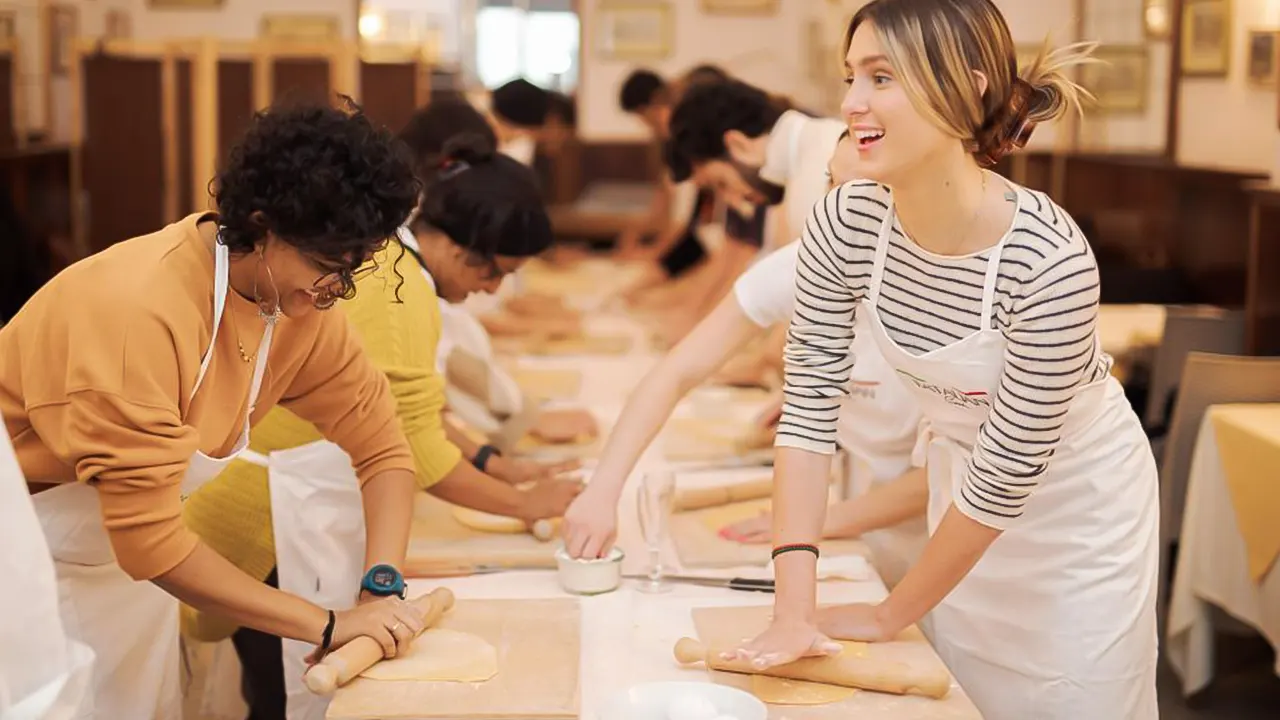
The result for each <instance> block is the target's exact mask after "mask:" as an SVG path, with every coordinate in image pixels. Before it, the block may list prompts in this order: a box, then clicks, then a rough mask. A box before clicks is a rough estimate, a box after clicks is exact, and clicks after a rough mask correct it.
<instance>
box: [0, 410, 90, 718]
mask: <svg viewBox="0 0 1280 720" xmlns="http://www.w3.org/2000/svg"><path fill="white" fill-rule="evenodd" d="M0 424H3V423H0ZM0 578H4V581H3V582H0V618H3V620H0V720H71V718H74V717H75V716H76V714H77V713H78V712H79V708H80V706H81V703H82V701H83V700H84V698H85V694H86V692H87V691H88V689H89V681H90V679H91V673H90V672H89V671H90V669H91V667H92V664H93V651H92V650H90V649H89V648H88V647H87V646H85V645H83V644H81V643H78V642H75V641H74V640H71V639H70V638H68V637H67V633H66V631H65V630H64V629H63V625H62V617H61V616H60V615H59V612H58V586H57V579H56V576H55V572H54V566H53V557H52V556H51V555H50V554H49V546H48V543H46V542H45V538H44V531H43V530H41V529H40V520H39V518H38V517H37V516H36V511H35V507H34V506H33V505H32V504H31V492H30V490H29V489H28V487H27V481H26V479H25V478H24V477H23V475H22V470H21V469H20V468H19V467H18V458H17V456H16V455H15V454H14V452H13V444H12V443H11V442H10V441H9V436H8V435H7V434H5V433H0Z"/></svg>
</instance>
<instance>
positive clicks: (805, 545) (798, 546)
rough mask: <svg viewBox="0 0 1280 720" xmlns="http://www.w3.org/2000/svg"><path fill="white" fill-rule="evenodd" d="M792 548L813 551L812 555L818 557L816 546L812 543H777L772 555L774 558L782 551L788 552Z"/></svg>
mask: <svg viewBox="0 0 1280 720" xmlns="http://www.w3.org/2000/svg"><path fill="white" fill-rule="evenodd" d="M792 550H808V551H809V552H811V553H813V556H814V557H819V554H818V546H817V545H814V544H812V543H791V544H789V545H779V546H778V547H776V548H774V549H773V557H774V558H775V559H776V558H777V557H778V556H779V555H781V554H782V553H788V552H791V551H792Z"/></svg>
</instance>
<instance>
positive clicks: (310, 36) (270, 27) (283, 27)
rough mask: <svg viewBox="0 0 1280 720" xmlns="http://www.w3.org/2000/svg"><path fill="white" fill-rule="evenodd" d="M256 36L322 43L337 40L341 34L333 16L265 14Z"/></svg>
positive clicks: (318, 14) (335, 17)
mask: <svg viewBox="0 0 1280 720" xmlns="http://www.w3.org/2000/svg"><path fill="white" fill-rule="evenodd" d="M258 34H259V36H261V37H264V38H271V39H272V40H299V41H317V42H323V41H326V40H337V39H338V37H339V36H340V35H341V34H342V33H341V32H340V31H339V30H338V18H337V16H335V15H324V14H320V13H293V14H278V13H267V14H265V15H263V16H262V24H261V26H260V28H259V30H258Z"/></svg>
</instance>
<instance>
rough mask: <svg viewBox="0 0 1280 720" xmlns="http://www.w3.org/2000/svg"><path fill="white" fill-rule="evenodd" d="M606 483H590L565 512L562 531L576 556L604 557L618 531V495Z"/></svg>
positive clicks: (571, 551)
mask: <svg viewBox="0 0 1280 720" xmlns="http://www.w3.org/2000/svg"><path fill="white" fill-rule="evenodd" d="M605 485H606V484H605V483H600V484H595V483H591V484H588V485H587V489H586V490H584V491H582V494H581V495H579V496H578V497H577V499H576V500H574V501H573V504H572V505H570V506H569V510H568V511H567V512H565V514H564V523H563V524H562V525H561V526H560V534H561V535H562V536H563V537H564V549H565V552H567V553H569V557H572V558H588V559H594V558H598V557H603V556H604V554H605V553H607V552H609V549H610V548H612V547H613V542H614V540H615V539H617V533H618V496H617V494H616V493H614V492H611V491H610V490H609V489H608V488H606V487H605Z"/></svg>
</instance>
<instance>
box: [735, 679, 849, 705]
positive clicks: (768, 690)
mask: <svg viewBox="0 0 1280 720" xmlns="http://www.w3.org/2000/svg"><path fill="white" fill-rule="evenodd" d="M856 692H858V690H857V688H851V687H842V686H840V685H827V684H825V683H815V682H805V681H803V680H790V679H788V678H778V677H770V676H769V675H752V676H751V694H752V695H755V696H756V697H757V698H760V701H761V702H765V703H769V704H770V705H826V704H827V703H833V702H840V701H841V700H845V699H847V698H849V697H851V696H852V695H853V694H854V693H856Z"/></svg>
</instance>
